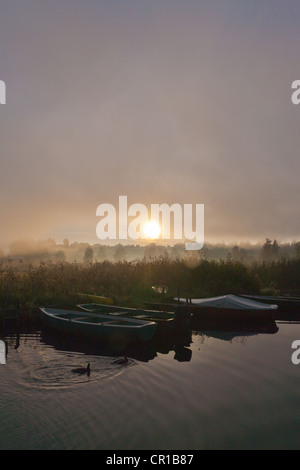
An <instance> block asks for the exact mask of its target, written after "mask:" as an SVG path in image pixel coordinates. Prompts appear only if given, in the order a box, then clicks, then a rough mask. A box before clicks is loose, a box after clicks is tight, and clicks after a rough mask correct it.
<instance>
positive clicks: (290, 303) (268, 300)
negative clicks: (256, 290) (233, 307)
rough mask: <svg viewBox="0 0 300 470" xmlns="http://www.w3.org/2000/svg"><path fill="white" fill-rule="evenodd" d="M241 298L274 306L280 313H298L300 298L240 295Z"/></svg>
mask: <svg viewBox="0 0 300 470" xmlns="http://www.w3.org/2000/svg"><path fill="white" fill-rule="evenodd" d="M241 297H243V298H246V299H249V300H254V301H256V302H262V303H264V304H268V305H270V304H276V305H278V309H279V310H280V312H291V313H300V297H292V296H288V295H287V296H285V295H282V296H268V295H242V296H241Z"/></svg>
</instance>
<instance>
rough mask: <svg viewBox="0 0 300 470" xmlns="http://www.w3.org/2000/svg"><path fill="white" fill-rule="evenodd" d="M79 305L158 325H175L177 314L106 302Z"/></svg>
mask: <svg viewBox="0 0 300 470" xmlns="http://www.w3.org/2000/svg"><path fill="white" fill-rule="evenodd" d="M78 307H79V308H80V309H81V310H84V311H86V312H93V313H104V314H107V315H111V316H113V317H116V316H122V318H133V319H137V320H147V321H153V322H155V323H157V325H158V327H167V326H168V327H169V326H173V325H174V321H175V314H174V313H172V312H160V311H156V310H144V309H136V308H129V307H119V306H115V305H104V304H79V305H78Z"/></svg>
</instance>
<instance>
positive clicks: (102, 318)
mask: <svg viewBox="0 0 300 470" xmlns="http://www.w3.org/2000/svg"><path fill="white" fill-rule="evenodd" d="M40 310H41V312H42V316H43V320H44V321H45V324H46V325H48V326H49V327H51V328H55V329H57V330H59V331H62V332H64V333H71V334H78V335H84V336H87V337H88V338H93V339H95V338H96V339H98V338H112V337H113V338H116V339H117V338H120V337H125V338H126V339H127V340H129V341H149V340H151V338H152V336H153V334H154V332H155V330H156V328H157V325H156V323H154V322H151V321H143V320H139V319H135V318H123V317H114V318H112V317H111V316H110V315H105V314H96V313H91V312H79V311H73V310H61V309H53V308H40Z"/></svg>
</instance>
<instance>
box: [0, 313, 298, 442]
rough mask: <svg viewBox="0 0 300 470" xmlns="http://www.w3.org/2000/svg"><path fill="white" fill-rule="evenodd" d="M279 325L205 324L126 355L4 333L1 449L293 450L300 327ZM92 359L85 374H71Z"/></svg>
mask: <svg viewBox="0 0 300 470" xmlns="http://www.w3.org/2000/svg"><path fill="white" fill-rule="evenodd" d="M277 326H278V328H279V330H278V331H277V332H276V330H274V331H269V332H266V333H261V332H252V333H247V332H232V331H231V332H226V331H220V330H218V331H214V330H205V329H204V328H203V329H202V330H199V329H198V330H193V331H192V332H190V333H189V334H188V335H186V336H185V337H184V338H183V339H182V338H181V339H178V338H175V339H174V337H173V336H171V337H169V335H168V337H166V338H164V339H163V340H156V341H154V342H151V343H147V344H144V345H142V346H139V347H134V346H130V347H127V348H126V350H125V351H116V350H115V349H112V348H111V347H107V346H99V345H97V346H95V345H87V344H85V343H77V344H76V343H74V342H72V341H70V340H69V339H66V338H61V337H58V336H57V335H53V334H50V333H49V332H46V331H44V330H43V329H42V328H40V327H36V328H35V327H32V328H27V330H26V329H23V330H21V331H19V332H17V330H16V329H15V330H14V329H12V330H10V331H9V330H4V331H2V335H1V338H2V339H5V341H6V343H7V348H8V354H7V364H6V365H0V397H1V398H0V416H1V420H0V449H1V450H3V449H105V450H123V449H135V450H141V449H148V450H153V449H157V450H167V449H172V450H196V449H247V448H248V449H249V448H250V449H254V448H259V449H280V448H284V449H297V448H299V443H300V380H299V377H300V366H295V365H293V364H292V362H291V355H292V352H293V351H292V349H291V344H292V342H293V341H294V340H297V339H300V324H288V323H281V322H277ZM123 354H126V355H127V356H128V364H126V365H124V364H122V363H119V362H118V359H120V358H121V359H122V357H123ZM116 361H117V362H116ZM88 362H90V364H91V375H90V376H89V377H88V376H87V375H83V376H80V375H77V374H74V373H73V372H72V370H73V369H74V368H77V367H85V366H86V365H87V363H88Z"/></svg>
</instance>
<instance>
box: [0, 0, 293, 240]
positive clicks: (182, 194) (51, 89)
mask: <svg viewBox="0 0 300 470" xmlns="http://www.w3.org/2000/svg"><path fill="white" fill-rule="evenodd" d="M299 31H300V2H299V0H286V1H284V2H283V1H274V0H251V1H249V0H209V1H208V0H181V1H178V0H84V1H83V0H51V1H49V0H0V80H4V81H5V83H6V86H7V104H6V105H0V138H1V142H0V146H1V163H0V188H1V198H0V220H1V229H0V244H1V243H2V244H6V243H8V242H9V241H12V240H15V239H18V238H23V237H27V236H28V237H33V238H34V239H38V238H48V237H50V236H52V237H54V238H56V239H57V241H61V240H62V239H63V238H65V237H67V238H69V239H70V240H71V241H74V240H78V241H97V239H96V224H97V221H98V219H97V218H96V209H97V206H98V205H99V204H101V203H112V204H116V203H117V201H118V196H119V195H127V196H128V200H129V204H132V203H136V202H138V203H144V204H151V203H163V202H165V203H168V204H172V203H175V202H177V203H180V204H184V203H193V204H196V203H199V204H200V203H203V204H205V235H206V239H207V240H210V241H220V242H222V241H227V240H233V241H242V240H261V239H264V238H265V237H270V238H277V239H279V240H281V241H284V240H293V239H300V217H299V202H300V197H299V174H300V163H299V162H300V158H299V150H300V145H299V144H300V132H299V123H300V105H299V106H295V105H293V104H292V102H291V94H292V90H291V84H292V82H293V81H294V80H297V79H300V65H299V64H300V61H299V55H300V53H299V43H300V41H299V39H300V33H299Z"/></svg>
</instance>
